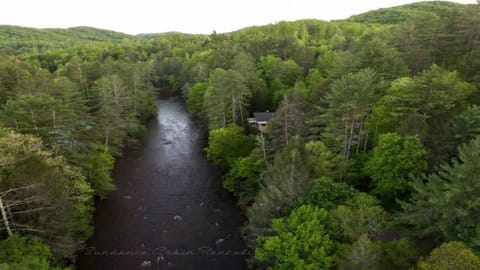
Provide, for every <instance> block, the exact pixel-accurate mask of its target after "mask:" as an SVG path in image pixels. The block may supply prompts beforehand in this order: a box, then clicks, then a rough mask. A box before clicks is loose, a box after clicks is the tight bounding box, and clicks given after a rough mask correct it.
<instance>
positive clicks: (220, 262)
mask: <svg viewBox="0 0 480 270" xmlns="http://www.w3.org/2000/svg"><path fill="white" fill-rule="evenodd" d="M203 141H204V138H202V133H201V130H200V129H199V128H198V127H197V126H196V125H195V123H194V121H193V120H192V119H191V117H190V116H189V115H188V113H187V112H186V111H185V109H184V107H183V105H182V104H181V103H180V102H178V101H176V100H175V99H172V98H170V99H162V100H160V101H159V112H158V118H157V119H156V120H153V121H152V122H150V124H149V132H148V134H147V135H146V137H145V138H144V140H143V142H142V145H141V146H140V147H139V148H138V149H137V150H132V151H129V152H128V153H126V154H125V155H124V156H123V157H121V158H119V159H118V161H117V163H116V166H115V171H114V178H115V184H116V186H117V190H115V191H114V192H112V193H111V194H110V195H109V196H108V198H107V199H105V200H102V201H99V202H98V203H97V205H96V208H97V210H96V213H95V220H94V223H95V234H94V236H93V238H92V239H91V240H90V241H89V242H88V243H87V247H86V249H85V250H82V251H81V252H80V253H79V256H78V269H80V270H91V269H105V270H122V269H126V270H135V269H180V270H182V269H187V270H188V269H196V270H202V269H208V270H215V269H229V270H236V269H246V264H245V259H246V257H247V255H248V251H247V250H246V249H245V244H244V242H243V240H242V238H241V234H240V232H239V226H240V225H241V223H242V216H241V213H240V210H239V209H238V208H237V207H236V206H235V203H234V201H233V199H232V197H231V196H230V194H228V193H227V192H226V191H224V190H223V188H222V186H221V181H220V177H221V174H220V171H219V170H218V168H216V167H214V166H212V165H211V164H210V163H209V162H208V161H207V160H206V158H205V156H204V154H203V151H202V146H203Z"/></svg>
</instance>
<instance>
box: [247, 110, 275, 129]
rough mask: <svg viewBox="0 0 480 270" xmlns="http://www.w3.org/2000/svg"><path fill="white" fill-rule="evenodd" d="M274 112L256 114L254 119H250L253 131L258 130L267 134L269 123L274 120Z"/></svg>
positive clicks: (249, 122)
mask: <svg viewBox="0 0 480 270" xmlns="http://www.w3.org/2000/svg"><path fill="white" fill-rule="evenodd" d="M274 115H275V114H274V113H273V112H255V113H253V117H252V118H248V125H249V126H250V128H252V129H256V130H258V131H260V132H262V133H265V132H266V131H267V128H268V121H269V120H270V119H272V118H273V116H274Z"/></svg>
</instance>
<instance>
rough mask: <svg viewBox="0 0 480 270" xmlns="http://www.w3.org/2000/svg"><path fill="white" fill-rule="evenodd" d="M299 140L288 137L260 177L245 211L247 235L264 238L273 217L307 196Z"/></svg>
mask: <svg viewBox="0 0 480 270" xmlns="http://www.w3.org/2000/svg"><path fill="white" fill-rule="evenodd" d="M305 155H306V153H305V149H304V143H303V140H302V139H301V138H299V137H292V139H291V141H290V143H289V145H288V146H287V147H285V148H284V149H283V150H282V151H281V152H279V153H278V154H277V155H276V156H275V161H274V164H273V166H271V167H269V168H268V169H267V171H266V172H265V173H264V175H263V185H261V187H260V191H259V192H258V194H257V196H256V197H255V200H254V202H253V204H252V206H251V207H250V208H248V209H247V216H248V220H249V223H248V226H247V230H248V231H250V232H251V233H252V235H251V236H258V235H264V234H265V232H266V230H267V227H268V226H269V224H270V222H271V220H272V219H273V218H278V217H281V216H282V215H285V211H288V209H289V206H292V205H293V204H294V203H295V201H296V200H297V199H298V198H300V197H302V196H304V195H305V194H306V193H307V188H308V184H307V183H308V181H309V180H310V175H309V169H308V167H307V165H306V164H305Z"/></svg>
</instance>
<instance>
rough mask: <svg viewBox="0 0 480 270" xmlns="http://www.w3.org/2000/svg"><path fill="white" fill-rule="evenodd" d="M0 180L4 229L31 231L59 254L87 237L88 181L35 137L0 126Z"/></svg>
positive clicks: (89, 215) (70, 251) (89, 213)
mask: <svg viewBox="0 0 480 270" xmlns="http://www.w3.org/2000/svg"><path fill="white" fill-rule="evenodd" d="M0 180H1V181H0V206H1V208H2V209H3V211H2V221H1V222H0V226H1V227H0V228H2V227H3V228H4V229H5V230H6V231H7V232H8V233H9V234H11V232H12V231H13V232H29V233H33V234H36V235H38V236H39V237H41V238H42V240H44V241H45V242H46V243H48V244H49V245H51V247H52V249H53V251H54V252H55V254H56V255H61V256H62V257H68V256H72V255H73V253H74V252H75V250H76V249H77V248H79V247H80V246H81V244H82V243H83V241H84V240H85V239H87V238H88V237H90V235H91V233H92V228H91V226H90V221H91V218H92V204H93V201H92V194H93V191H92V189H91V188H90V185H89V184H88V183H87V182H86V181H85V178H84V176H83V175H82V174H81V173H80V170H79V169H78V168H76V167H73V166H70V165H68V164H67V163H66V162H65V160H64V159H63V158H62V157H61V156H55V155H54V154H53V153H51V152H49V151H47V150H46V149H45V147H44V146H43V144H42V142H41V140H39V139H38V138H35V137H33V136H30V135H20V134H16V133H14V132H12V131H9V130H4V129H2V130H0Z"/></svg>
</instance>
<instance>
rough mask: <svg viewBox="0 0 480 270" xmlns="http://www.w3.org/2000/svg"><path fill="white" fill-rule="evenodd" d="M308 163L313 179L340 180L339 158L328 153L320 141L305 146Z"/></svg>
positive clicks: (328, 150) (332, 153) (330, 152)
mask: <svg viewBox="0 0 480 270" xmlns="http://www.w3.org/2000/svg"><path fill="white" fill-rule="evenodd" d="M305 149H306V150H307V155H308V162H309V164H310V167H311V169H312V172H313V176H315V177H327V178H332V179H340V178H341V173H342V170H343V169H342V168H341V157H340V156H339V155H337V154H335V153H334V152H332V151H330V149H328V147H327V146H326V145H325V144H324V143H322V142H321V141H311V142H308V143H307V144H305Z"/></svg>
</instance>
